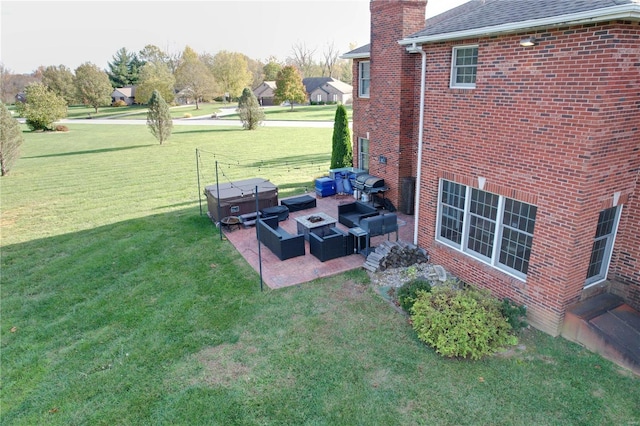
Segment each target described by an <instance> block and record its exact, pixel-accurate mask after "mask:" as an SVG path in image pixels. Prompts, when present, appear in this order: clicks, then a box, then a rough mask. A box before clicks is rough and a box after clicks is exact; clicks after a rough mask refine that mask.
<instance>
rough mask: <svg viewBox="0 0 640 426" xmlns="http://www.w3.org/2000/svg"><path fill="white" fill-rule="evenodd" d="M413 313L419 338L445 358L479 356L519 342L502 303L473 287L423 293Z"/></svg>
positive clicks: (446, 287) (412, 317)
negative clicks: (501, 310)
mask: <svg viewBox="0 0 640 426" xmlns="http://www.w3.org/2000/svg"><path fill="white" fill-rule="evenodd" d="M411 312H412V315H411V319H412V322H413V328H414V329H415V331H416V333H417V335H418V338H419V339H420V340H422V341H423V342H425V343H427V344H428V345H430V346H432V347H433V348H434V349H435V350H436V352H437V353H439V354H440V355H442V356H445V357H461V358H471V359H480V358H482V357H483V356H485V355H491V354H493V353H495V352H497V351H498V350H500V349H501V348H504V347H505V346H509V345H515V344H516V343H518V339H517V338H516V337H515V336H514V335H513V334H512V333H511V326H510V325H509V323H508V322H507V321H506V319H505V318H504V317H503V316H502V313H501V312H500V302H499V301H498V300H497V299H495V298H492V297H491V296H490V295H489V294H488V293H487V292H485V291H481V290H478V289H475V288H473V287H470V286H467V287H465V288H463V289H461V290H459V289H456V288H455V287H453V286H451V285H443V286H438V287H435V288H434V289H433V290H432V292H431V293H427V292H420V293H419V294H418V297H417V298H416V301H415V303H414V304H413V307H412V309H411Z"/></svg>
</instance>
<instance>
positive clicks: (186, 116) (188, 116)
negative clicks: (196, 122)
mask: <svg viewBox="0 0 640 426" xmlns="http://www.w3.org/2000/svg"><path fill="white" fill-rule="evenodd" d="M182 117H183V118H191V114H189V113H188V112H187V113H185V114H184V115H183V116H182Z"/></svg>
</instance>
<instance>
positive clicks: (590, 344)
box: [562, 294, 640, 375]
mask: <svg viewBox="0 0 640 426" xmlns="http://www.w3.org/2000/svg"><path fill="white" fill-rule="evenodd" d="M562 336H563V337H564V338H566V339H568V340H571V341H573V342H576V343H579V344H581V345H583V346H585V347H586V348H587V349H589V350H591V351H593V352H596V353H598V354H600V355H602V356H603V357H604V358H607V359H609V360H610V361H612V362H615V363H616V364H618V365H621V366H623V367H625V368H628V369H630V370H631V371H633V372H634V373H636V374H639V375H640V313H638V312H637V311H635V310H634V309H633V308H631V307H630V306H628V305H626V304H625V303H624V302H623V301H622V299H620V298H619V297H617V296H613V295H610V294H603V295H599V296H596V297H594V298H592V299H589V300H586V301H583V302H580V303H578V304H576V305H574V306H573V307H571V308H570V309H569V310H568V311H567V313H566V315H565V321H564V325H563V329H562Z"/></svg>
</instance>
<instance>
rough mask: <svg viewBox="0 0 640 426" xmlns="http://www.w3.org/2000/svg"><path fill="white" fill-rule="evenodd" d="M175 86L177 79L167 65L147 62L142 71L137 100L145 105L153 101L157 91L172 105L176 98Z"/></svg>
mask: <svg viewBox="0 0 640 426" xmlns="http://www.w3.org/2000/svg"><path fill="white" fill-rule="evenodd" d="M175 84H176V79H175V77H174V76H173V74H171V71H169V67H167V65H166V64H165V63H163V62H147V63H146V64H145V65H144V66H143V67H142V69H141V70H140V79H139V81H138V85H137V86H136V99H137V100H138V102H139V103H144V102H145V101H146V100H148V99H151V95H152V94H153V91H154V90H157V91H158V92H160V94H161V95H162V98H163V99H164V100H165V101H166V102H168V103H171V102H173V100H174V98H175V94H174V86H175Z"/></svg>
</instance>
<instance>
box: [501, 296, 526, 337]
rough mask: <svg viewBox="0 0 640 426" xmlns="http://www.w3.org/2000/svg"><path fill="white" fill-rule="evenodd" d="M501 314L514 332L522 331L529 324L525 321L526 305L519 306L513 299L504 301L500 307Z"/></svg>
mask: <svg viewBox="0 0 640 426" xmlns="http://www.w3.org/2000/svg"><path fill="white" fill-rule="evenodd" d="M500 312H501V313H502V316H503V317H504V318H505V319H506V320H507V322H508V323H509V325H510V326H511V328H512V329H513V330H514V331H516V332H517V331H520V330H521V329H523V328H525V327H526V326H527V325H528V324H527V321H526V320H525V318H526V315H527V308H526V307H525V306H524V305H517V304H515V303H514V302H513V301H512V300H511V299H509V298H504V299H502V304H501V305H500Z"/></svg>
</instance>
